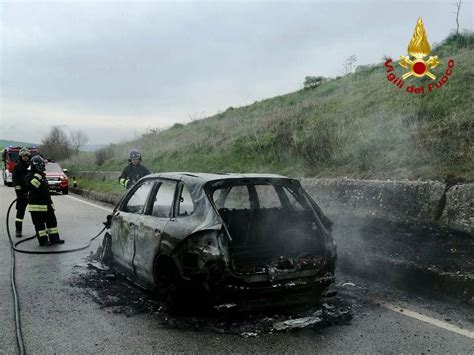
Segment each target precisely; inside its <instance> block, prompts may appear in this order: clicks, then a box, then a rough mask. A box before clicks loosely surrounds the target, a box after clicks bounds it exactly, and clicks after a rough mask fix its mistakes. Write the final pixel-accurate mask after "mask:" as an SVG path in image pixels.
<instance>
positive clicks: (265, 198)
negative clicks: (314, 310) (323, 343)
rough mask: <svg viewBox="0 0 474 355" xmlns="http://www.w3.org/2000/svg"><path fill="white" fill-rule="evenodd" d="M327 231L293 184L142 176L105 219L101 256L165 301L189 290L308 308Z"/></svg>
mask: <svg viewBox="0 0 474 355" xmlns="http://www.w3.org/2000/svg"><path fill="white" fill-rule="evenodd" d="M331 225H332V223H331V221H330V220H329V219H328V218H327V217H326V216H325V215H324V213H323V211H322V210H321V208H320V207H319V206H318V205H317V203H316V202H315V201H314V200H313V199H312V198H311V197H310V196H309V195H308V194H307V193H306V192H305V191H304V190H303V188H302V187H301V185H300V183H299V182H298V181H297V180H295V179H291V178H287V177H283V176H279V175H270V174H204V173H161V174H152V175H148V176H146V177H144V178H142V179H141V180H140V181H138V182H137V183H136V184H135V185H134V186H133V188H131V189H130V190H129V191H128V192H127V193H126V194H125V195H124V196H123V197H122V198H121V200H120V202H119V203H118V204H117V206H116V208H115V210H114V212H113V214H112V215H111V216H109V218H108V227H109V229H108V232H107V234H106V237H105V238H104V242H103V255H104V257H105V259H106V261H107V260H108V261H110V262H111V264H112V265H113V266H114V267H116V268H117V269H118V270H120V271H121V272H124V273H126V274H128V275H129V276H130V277H131V279H132V280H134V282H136V283H137V284H139V285H141V286H142V287H147V288H154V289H156V290H158V291H159V292H160V293H161V295H162V296H163V297H164V299H165V300H166V301H167V302H168V303H172V302H175V300H176V297H177V295H179V294H186V293H187V294H189V293H191V292H192V293H193V294H198V293H201V292H202V294H204V295H205V299H206V300H208V301H209V302H210V303H212V304H217V303H219V302H225V301H227V302H228V301H232V302H237V303H240V304H244V303H245V305H246V306H247V307H248V306H251V302H252V300H257V301H258V300H259V302H261V300H262V299H274V300H275V299H278V297H273V296H274V295H278V294H279V293H293V294H304V295H307V296H308V297H309V298H310V299H312V300H315V301H316V300H317V299H318V298H319V295H320V294H321V293H322V292H323V291H324V290H325V289H326V288H327V287H328V286H329V285H330V284H331V283H333V282H334V270H335V263H336V258H337V254H336V245H335V243H334V240H333V239H332V237H331ZM190 290H192V291H190ZM279 300H280V302H281V303H282V304H287V303H289V300H288V299H284V298H281V297H280V298H279Z"/></svg>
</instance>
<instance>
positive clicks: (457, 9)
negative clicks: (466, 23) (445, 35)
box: [453, 0, 462, 37]
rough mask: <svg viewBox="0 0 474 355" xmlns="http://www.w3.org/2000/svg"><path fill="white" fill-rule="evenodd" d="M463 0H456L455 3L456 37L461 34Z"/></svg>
mask: <svg viewBox="0 0 474 355" xmlns="http://www.w3.org/2000/svg"><path fill="white" fill-rule="evenodd" d="M461 3H462V0H458V1H456V2H455V3H454V4H453V5H454V6H456V37H457V36H458V34H459V11H460V10H461Z"/></svg>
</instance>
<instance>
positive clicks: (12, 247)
mask: <svg viewBox="0 0 474 355" xmlns="http://www.w3.org/2000/svg"><path fill="white" fill-rule="evenodd" d="M16 201H17V199H15V200H13V201H12V203H11V204H10V206H9V207H8V211H7V218H6V227H7V236H8V239H9V240H10V251H11V265H12V267H11V287H12V292H13V303H14V313H15V331H16V342H17V345H18V352H19V353H20V354H21V355H23V354H25V345H24V342H23V335H22V330H21V317H20V301H19V298H18V292H17V287H16V277H15V252H18V253H24V254H65V253H73V252H76V251H80V250H84V249H87V248H89V247H90V246H91V245H92V242H93V241H94V240H95V239H97V238H98V237H99V236H100V235H101V234H102V233H103V232H104V230H105V229H106V228H107V225H105V226H104V228H102V229H101V230H100V232H99V233H97V234H96V235H95V236H94V237H92V238H90V239H89V242H88V243H87V244H86V245H84V246H82V247H78V248H73V249H62V250H40V251H35V250H22V249H18V248H17V246H18V245H20V244H22V243H24V242H27V241H29V240H31V239H34V238H36V235H33V236H31V237H28V238H25V239H22V240H20V241H18V242H16V243H15V242H13V239H12V236H11V234H10V227H9V225H8V220H9V218H10V211H11V209H12V207H13V205H14V204H15V202H16Z"/></svg>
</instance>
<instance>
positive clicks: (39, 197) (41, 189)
mask: <svg viewBox="0 0 474 355" xmlns="http://www.w3.org/2000/svg"><path fill="white" fill-rule="evenodd" d="M25 181H26V184H27V186H28V211H30V212H47V211H48V207H50V208H51V207H52V208H53V209H54V205H53V201H52V200H51V194H50V193H49V185H48V180H46V176H45V175H44V173H41V172H38V171H37V170H36V169H33V170H31V171H30V172H29V173H28V174H27V175H26V179H25Z"/></svg>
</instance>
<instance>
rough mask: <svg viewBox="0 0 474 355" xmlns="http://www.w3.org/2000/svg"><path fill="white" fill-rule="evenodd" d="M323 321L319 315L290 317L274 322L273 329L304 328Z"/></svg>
mask: <svg viewBox="0 0 474 355" xmlns="http://www.w3.org/2000/svg"><path fill="white" fill-rule="evenodd" d="M321 321H322V319H321V318H319V317H304V318H296V319H289V320H286V321H283V322H278V323H275V324H273V329H275V330H276V331H282V330H294V329H302V328H306V327H309V326H312V325H314V324H316V323H320V322H321Z"/></svg>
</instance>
